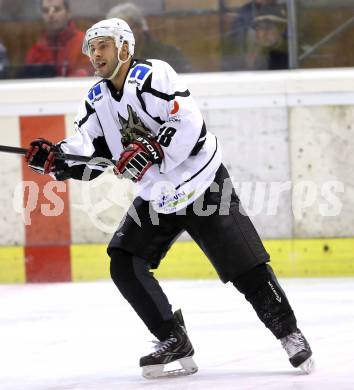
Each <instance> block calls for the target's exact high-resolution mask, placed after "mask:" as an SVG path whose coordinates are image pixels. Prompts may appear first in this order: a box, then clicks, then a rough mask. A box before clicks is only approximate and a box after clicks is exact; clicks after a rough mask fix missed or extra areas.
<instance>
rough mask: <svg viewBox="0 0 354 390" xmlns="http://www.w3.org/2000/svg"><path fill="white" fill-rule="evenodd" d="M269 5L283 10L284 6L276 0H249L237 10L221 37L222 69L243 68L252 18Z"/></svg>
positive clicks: (250, 33)
mask: <svg viewBox="0 0 354 390" xmlns="http://www.w3.org/2000/svg"><path fill="white" fill-rule="evenodd" d="M269 7H272V8H277V9H279V10H281V12H283V11H284V12H285V9H284V7H283V6H280V5H278V1H277V0H251V1H250V2H248V3H246V4H245V5H243V6H242V7H240V8H239V9H238V10H237V14H236V17H235V18H234V20H233V21H232V23H231V28H230V30H229V31H227V32H225V35H224V37H223V39H222V46H223V60H222V68H223V70H242V69H243V68H244V59H245V55H246V53H247V51H248V46H249V40H250V35H252V30H251V29H252V24H253V21H254V18H255V17H257V15H259V14H262V13H263V12H264V9H267V8H269Z"/></svg>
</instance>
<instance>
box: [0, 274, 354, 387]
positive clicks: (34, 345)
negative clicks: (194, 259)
mask: <svg viewBox="0 0 354 390" xmlns="http://www.w3.org/2000/svg"><path fill="white" fill-rule="evenodd" d="M281 284H282V286H283V287H284V289H285V291H286V292H287V295H288V298H289V300H290V301H291V303H292V306H293V309H294V310H295V313H296V315H297V317H298V323H299V327H300V328H301V329H302V330H303V332H304V333H305V335H306V337H307V338H308V340H309V341H310V343H311V346H312V349H313V351H314V358H315V360H316V364H317V369H316V371H315V372H314V373H313V374H312V375H309V376H308V375H303V374H302V373H301V372H300V371H299V370H296V369H294V368H292V367H291V365H290V363H289V362H288V360H287V355H286V353H285V351H284V350H283V349H282V348H281V346H280V343H279V342H278V341H277V340H276V339H275V338H274V337H273V336H272V335H271V334H270V332H269V331H268V330H267V329H266V328H264V326H263V325H262V324H261V323H260V321H259V320H258V318H257V317H256V315H255V313H254V311H253V309H252V308H251V306H250V305H249V304H248V302H246V301H245V300H244V298H243V296H242V295H241V294H239V293H238V292H236V290H235V289H234V288H233V287H232V285H227V286H224V285H222V283H220V282H219V281H195V280H194V281H168V282H167V281H165V282H162V286H163V288H164V290H165V292H166V293H167V295H168V297H169V300H170V302H171V303H172V304H173V307H174V309H177V308H179V307H181V308H182V309H183V313H184V317H185V321H186V325H187V329H188V331H189V335H190V337H191V340H192V342H193V344H194V347H195V350H196V354H195V361H196V363H197V364H198V366H199V372H197V373H196V374H195V375H191V376H189V377H183V378H172V379H171V378H170V379H161V380H155V381H153V380H146V379H144V378H142V376H141V370H140V368H139V367H138V361H139V358H140V356H142V355H143V354H145V353H149V352H150V351H151V350H150V348H151V346H152V344H151V343H148V340H152V339H153V336H152V335H151V334H150V333H149V332H148V331H147V330H146V329H145V327H144V326H143V324H142V323H141V321H140V319H139V318H138V317H137V316H136V314H135V313H134V312H133V311H132V309H131V308H130V307H129V305H128V303H127V302H126V301H125V300H124V299H123V298H122V297H121V295H120V294H119V293H118V291H117V289H116V287H115V286H114V284H113V283H112V282H108V281H107V282H92V283H57V284H40V285H35V284H27V285H7V286H6V285H0V341H1V348H0V367H1V370H0V388H1V390H69V389H70V390H74V389H75V390H89V389H91V390H113V389H117V390H142V389H149V390H176V389H185V390H216V389H223V390H238V389H240V390H255V389H263V390H319V389H321V390H334V389H335V390H352V389H353V384H354V356H353V350H354V333H353V328H354V311H353V310H352V308H353V306H354V279H353V278H347V279H346V278H342V279H286V280H281Z"/></svg>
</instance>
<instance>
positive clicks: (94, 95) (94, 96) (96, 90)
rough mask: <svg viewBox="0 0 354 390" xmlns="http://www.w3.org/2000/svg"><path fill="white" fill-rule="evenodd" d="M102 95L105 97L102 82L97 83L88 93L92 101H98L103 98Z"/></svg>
mask: <svg viewBox="0 0 354 390" xmlns="http://www.w3.org/2000/svg"><path fill="white" fill-rule="evenodd" d="M100 95H101V96H100ZM99 96H100V97H99ZM102 97H103V95H102V90H101V85H100V84H97V85H95V86H94V87H93V88H91V89H90V91H89V93H88V98H89V99H90V101H91V102H96V101H98V100H100V99H102Z"/></svg>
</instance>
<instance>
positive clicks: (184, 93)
mask: <svg viewBox="0 0 354 390" xmlns="http://www.w3.org/2000/svg"><path fill="white" fill-rule="evenodd" d="M151 80H152V75H151V74H150V76H149V77H148V78H147V79H146V81H145V83H144V85H143V87H142V90H141V92H147V93H151V95H153V96H156V97H158V98H160V99H163V100H167V101H171V100H174V99H175V97H176V96H182V97H188V96H190V94H191V93H190V92H189V90H188V89H186V90H185V91H176V92H174V93H173V94H171V95H169V94H167V93H164V92H160V91H158V90H156V89H154V88H152V86H151Z"/></svg>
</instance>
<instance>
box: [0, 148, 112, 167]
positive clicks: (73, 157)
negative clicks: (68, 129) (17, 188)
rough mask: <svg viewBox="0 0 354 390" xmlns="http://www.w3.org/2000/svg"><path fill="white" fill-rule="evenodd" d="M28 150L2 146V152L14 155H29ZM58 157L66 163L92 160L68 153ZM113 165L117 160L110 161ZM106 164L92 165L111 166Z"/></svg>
mask: <svg viewBox="0 0 354 390" xmlns="http://www.w3.org/2000/svg"><path fill="white" fill-rule="evenodd" d="M27 151H28V150H27V149H25V148H19V147H17V146H6V145H0V152H4V153H13V154H21V155H25V154H26V153H27ZM56 157H57V158H58V159H60V160H66V161H76V162H83V163H89V162H90V161H91V160H92V157H87V156H80V155H76V154H66V153H60V154H58V155H56ZM108 161H109V162H111V163H112V164H115V163H116V161H115V160H108ZM108 161H107V163H105V162H103V161H102V162H100V163H96V164H95V163H93V164H92V165H105V166H108V165H110V164H109V163H108Z"/></svg>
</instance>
